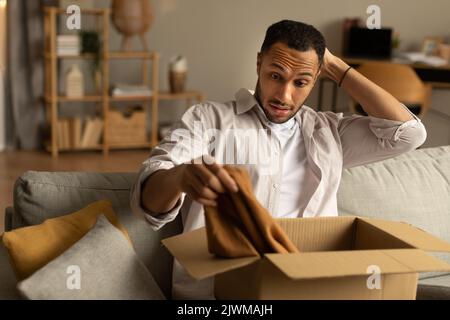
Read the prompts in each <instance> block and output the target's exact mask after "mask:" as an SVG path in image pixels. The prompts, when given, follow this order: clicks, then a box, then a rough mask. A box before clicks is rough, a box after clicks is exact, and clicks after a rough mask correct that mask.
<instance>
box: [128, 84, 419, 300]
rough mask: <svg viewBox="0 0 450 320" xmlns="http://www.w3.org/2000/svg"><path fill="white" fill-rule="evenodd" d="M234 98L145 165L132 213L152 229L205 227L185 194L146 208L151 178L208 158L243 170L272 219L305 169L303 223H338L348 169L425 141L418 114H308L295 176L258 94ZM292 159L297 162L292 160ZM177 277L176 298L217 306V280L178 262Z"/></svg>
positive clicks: (184, 126) (183, 122)
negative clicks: (158, 209)
mask: <svg viewBox="0 0 450 320" xmlns="http://www.w3.org/2000/svg"><path fill="white" fill-rule="evenodd" d="M235 98H236V99H235V100H233V101H230V102H227V103H216V102H204V103H200V104H197V105H194V106H192V107H191V108H189V109H188V110H187V111H186V112H185V113H184V115H183V116H182V118H181V119H180V120H179V121H178V122H177V123H176V124H175V125H174V126H173V127H172V129H171V131H170V132H169V133H168V134H167V135H166V137H165V138H164V139H163V140H162V141H161V143H160V144H159V146H157V147H155V148H154V149H153V150H152V152H151V154H150V157H149V159H147V160H146V161H145V162H144V163H143V165H142V168H141V170H140V172H139V175H138V179H137V181H136V183H135V185H134V187H133V189H132V191H131V208H132V210H133V211H134V212H135V213H137V214H139V215H141V216H144V217H145V218H146V220H147V221H148V222H149V223H150V224H151V225H152V227H153V228H154V229H159V228H161V227H162V226H163V225H164V224H166V223H168V222H170V221H173V220H174V219H175V218H176V216H177V215H178V214H179V213H181V218H182V222H183V232H187V231H191V230H194V229H197V228H200V227H203V226H204V224H205V222H204V214H203V206H202V205H200V204H199V203H197V202H195V201H193V200H192V199H189V197H186V194H185V193H182V195H181V198H180V200H179V201H178V203H177V205H176V206H175V208H173V209H172V210H171V211H170V212H167V213H164V214H162V215H161V214H160V215H156V216H154V215H151V214H150V212H148V211H147V210H146V209H145V208H143V207H142V205H141V204H142V202H141V190H142V185H143V183H144V181H145V180H146V179H147V178H148V177H149V176H150V175H151V174H152V173H154V172H155V171H157V170H161V169H170V168H172V167H174V166H176V165H179V164H182V163H186V162H190V161H191V160H192V159H196V158H198V157H200V156H201V155H204V154H210V155H212V156H213V157H214V158H215V159H216V161H217V162H218V163H226V164H241V165H245V166H246V168H247V170H248V171H249V174H250V177H251V179H252V184H253V191H254V194H255V196H256V198H257V199H258V201H259V202H260V203H261V204H262V205H263V206H264V207H265V208H266V209H267V210H268V211H269V212H270V213H271V214H273V215H274V216H277V214H276V213H277V212H278V210H279V209H280V201H281V200H282V198H281V191H280V190H283V181H282V180H283V171H284V172H286V170H295V169H300V170H301V172H302V174H303V175H304V176H303V179H301V181H299V186H298V189H297V191H298V192H300V189H301V203H300V205H299V208H301V210H300V212H299V215H298V216H301V217H318V216H337V215H338V212H337V199H336V194H337V190H338V187H339V183H340V179H341V173H342V170H343V169H344V168H349V167H353V166H358V165H363V164H367V163H371V162H375V161H380V160H383V159H387V158H390V157H393V156H396V155H399V154H401V153H403V152H406V151H409V150H413V149H415V148H417V147H419V146H420V145H421V144H422V143H423V142H424V141H425V139H426V130H425V127H424V126H423V124H422V122H421V121H420V119H419V118H417V117H416V116H415V115H413V114H412V113H411V114H412V115H413V117H414V119H413V120H410V121H407V122H401V121H392V120H385V119H379V118H374V117H370V116H368V117H364V116H359V115H353V116H349V117H344V116H343V115H342V114H335V113H332V112H316V111H314V110H313V109H311V108H309V107H307V106H302V107H301V109H300V111H299V112H298V113H297V114H296V115H295V117H294V119H295V120H296V125H297V126H298V129H299V130H300V132H299V133H300V135H299V136H300V137H301V139H302V147H303V148H304V150H305V161H301V156H300V157H298V165H299V166H301V167H300V168H296V166H295V163H291V162H289V163H288V164H286V162H283V159H287V158H286V157H284V153H283V150H284V149H283V146H282V143H281V142H282V139H279V138H277V137H276V132H273V130H272V128H271V125H273V124H271V123H270V122H269V121H268V120H267V118H265V116H264V113H263V112H262V111H261V109H260V108H261V107H260V106H259V105H258V101H257V100H256V99H255V97H254V95H253V93H252V92H251V91H249V90H247V89H241V90H239V91H238V92H237V93H236V96H235ZM405 109H407V108H406V107H405ZM407 110H408V109H407ZM275 131H276V130H275ZM292 136H294V135H292ZM292 136H291V137H292ZM297 137H298V136H297ZM290 140H292V138H290V139H288V140H287V141H286V144H288V143H289V142H290ZM291 153H292V150H291ZM294 155H295V153H294ZM288 158H289V159H295V157H293V155H292V154H291V155H290V156H288ZM283 167H286V168H285V170H284V169H283ZM300 184H301V185H300ZM284 186H286V185H284ZM289 188H292V184H291V183H289ZM173 272H174V275H173V276H174V277H173V297H174V298H185V299H189V298H199V299H201V298H213V282H212V280H211V279H207V280H206V281H205V280H204V281H195V280H194V279H192V278H190V277H189V275H187V273H186V272H185V271H184V269H183V268H182V267H181V266H180V265H179V264H178V263H176V261H175V264H174V271H173Z"/></svg>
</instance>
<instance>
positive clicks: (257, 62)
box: [256, 52, 262, 76]
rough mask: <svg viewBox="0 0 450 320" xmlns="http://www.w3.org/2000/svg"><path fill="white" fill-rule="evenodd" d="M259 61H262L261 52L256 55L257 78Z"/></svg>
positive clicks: (259, 68) (259, 66)
mask: <svg viewBox="0 0 450 320" xmlns="http://www.w3.org/2000/svg"><path fill="white" fill-rule="evenodd" d="M261 60H262V55H261V52H258V54H257V55H256V74H257V75H258V76H259V70H261Z"/></svg>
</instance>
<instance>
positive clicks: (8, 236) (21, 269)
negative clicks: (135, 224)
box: [3, 200, 131, 280]
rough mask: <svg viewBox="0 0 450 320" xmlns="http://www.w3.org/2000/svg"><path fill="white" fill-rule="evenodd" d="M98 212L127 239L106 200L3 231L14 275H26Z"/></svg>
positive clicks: (90, 223)
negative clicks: (65, 213) (39, 221)
mask: <svg viewBox="0 0 450 320" xmlns="http://www.w3.org/2000/svg"><path fill="white" fill-rule="evenodd" d="M102 214H103V215H105V217H106V218H107V219H108V221H109V222H110V223H111V224H112V225H114V226H115V227H116V228H117V229H119V230H120V231H121V232H122V233H123V234H124V236H125V237H126V238H127V240H128V241H129V242H130V243H131V240H130V237H129V236H128V232H127V231H126V229H125V228H124V227H123V226H122V225H121V224H120V222H119V220H118V218H117V216H116V214H115V213H114V210H113V208H112V204H111V202H110V201H108V200H102V201H98V202H94V203H92V204H90V205H88V206H87V207H85V208H83V209H81V210H79V211H77V212H75V213H72V214H69V215H65V216H61V217H58V218H53V219H48V220H46V221H45V222H44V223H42V224H40V225H36V226H30V227H25V228H20V229H16V230H13V231H10V232H5V233H4V234H3V244H4V245H5V247H6V249H7V250H8V252H9V257H10V261H11V265H12V267H13V269H14V271H15V273H16V275H17V278H18V279H19V280H23V279H25V278H27V277H29V276H30V275H32V274H33V273H34V272H35V271H37V270H38V269H40V268H42V267H43V266H45V265H46V264H47V263H48V262H50V261H51V260H53V259H55V258H56V257H58V256H59V255H61V254H62V253H63V252H64V251H66V250H67V249H69V248H70V247H71V246H72V245H73V244H75V243H76V242H77V241H78V240H80V239H81V238H82V237H83V236H84V235H86V234H87V233H88V231H89V230H90V229H92V228H93V227H94V225H95V223H96V222H97V219H98V217H99V216H100V215H102Z"/></svg>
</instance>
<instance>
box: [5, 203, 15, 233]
mask: <svg viewBox="0 0 450 320" xmlns="http://www.w3.org/2000/svg"><path fill="white" fill-rule="evenodd" d="M13 214H14V208H13V207H7V208H6V209H5V221H4V222H5V231H11V230H12V218H13Z"/></svg>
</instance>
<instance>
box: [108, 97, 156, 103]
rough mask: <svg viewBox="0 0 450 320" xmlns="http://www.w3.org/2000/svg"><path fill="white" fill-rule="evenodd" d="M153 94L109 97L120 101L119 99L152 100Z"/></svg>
mask: <svg viewBox="0 0 450 320" xmlns="http://www.w3.org/2000/svg"><path fill="white" fill-rule="evenodd" d="M152 99H153V96H130V97H128V96H127V97H111V96H110V97H109V101H112V102H119V101H151V100H152Z"/></svg>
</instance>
